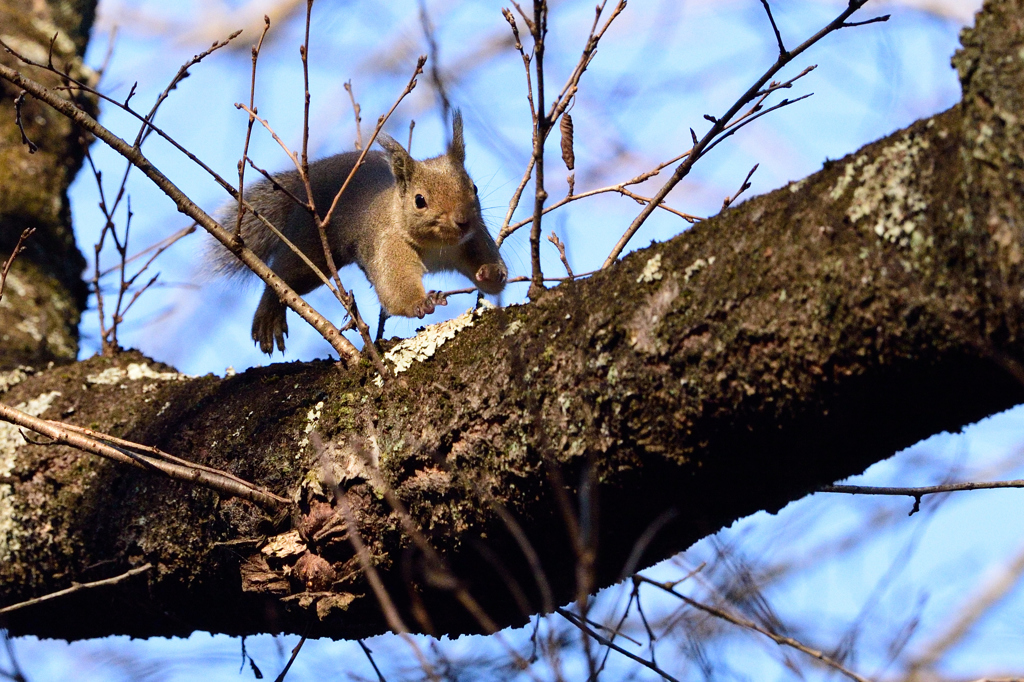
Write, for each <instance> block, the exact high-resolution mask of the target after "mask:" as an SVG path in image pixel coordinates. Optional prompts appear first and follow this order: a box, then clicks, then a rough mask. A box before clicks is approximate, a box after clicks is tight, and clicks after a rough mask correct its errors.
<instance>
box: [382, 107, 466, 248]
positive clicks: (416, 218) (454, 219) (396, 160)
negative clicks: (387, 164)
mask: <svg viewBox="0 0 1024 682" xmlns="http://www.w3.org/2000/svg"><path fill="white" fill-rule="evenodd" d="M377 141H378V142H379V143H380V146H381V147H383V148H384V149H385V150H386V151H387V153H388V156H389V157H390V160H391V172H392V173H393V174H394V176H395V186H396V188H397V190H398V199H399V201H400V202H401V204H402V216H403V219H404V221H405V226H404V227H405V228H406V231H407V233H408V234H409V236H410V237H412V239H413V241H414V242H415V243H416V245H418V246H421V247H439V246H453V245H455V244H458V243H460V242H462V241H464V240H466V239H468V238H469V237H471V236H472V235H473V234H474V233H475V232H476V231H477V230H482V229H486V228H485V227H484V223H483V218H482V217H481V216H480V200H479V199H478V198H477V193H476V185H474V184H473V181H472V180H471V179H470V177H469V174H468V173H466V169H465V166H464V164H465V161H466V143H465V140H464V139H463V136H462V114H461V113H460V112H459V111H458V110H456V111H455V115H454V117H453V120H452V141H451V144H449V145H448V151H447V152H446V153H444V154H441V155H440V156H435V157H433V158H431V159H424V160H423V161H417V160H415V159H413V158H412V157H411V156H410V155H409V152H407V151H406V150H405V148H404V147H403V146H402V145H400V144H399V143H398V142H396V141H395V140H394V138H392V137H391V136H390V135H387V134H385V133H380V134H378V136H377Z"/></svg>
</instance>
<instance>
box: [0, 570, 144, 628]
mask: <svg viewBox="0 0 1024 682" xmlns="http://www.w3.org/2000/svg"><path fill="white" fill-rule="evenodd" d="M152 568H153V564H148V563H147V564H143V565H142V566H139V567H137V568H133V569H131V570H129V571H125V572H124V573H122V574H121V575H117V576H114V577H113V578H104V579H103V580H95V581H93V582H89V583H72V584H71V587H68V588H66V589H63V590H58V591H56V592H51V593H50V594H46V595H43V596H42V597H36V598H34V599H27V600H25V601H23V602H18V603H17V604H11V605H10V606H5V607H3V608H2V609H0V616H5V615H7V614H8V613H13V612H15V611H20V610H21V609H24V608H28V607H30V606H35V605H36V604H42V603H43V602H48V601H52V600H54V599H60V598H61V597H66V596H68V595H69V594H74V593H75V592H81V591H82V590H91V589H93V588H95V587H104V586H106V585H116V584H118V583H120V582H123V581H125V580H127V579H128V578H131V577H133V576H137V575H140V574H142V573H146V572H147V571H149V570H151V569H152Z"/></svg>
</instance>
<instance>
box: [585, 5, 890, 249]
mask: <svg viewBox="0 0 1024 682" xmlns="http://www.w3.org/2000/svg"><path fill="white" fill-rule="evenodd" d="M867 1H868V0H849V4H848V6H847V7H846V9H844V10H843V11H842V12H841V13H840V14H839V16H837V17H836V18H835V19H833V20H832V21H831V22H829V23H828V24H827V25H826V26H825V27H824V28H822V29H821V30H819V31H818V32H817V33H815V34H814V35H813V36H811V37H810V38H808V39H807V40H805V41H804V42H803V43H801V44H800V45H799V46H798V47H796V48H795V49H793V50H789V51H786V52H784V53H781V54H779V56H778V58H777V59H776V61H775V63H774V64H772V65H771V66H770V67H769V68H768V70H767V71H765V72H764V74H762V76H761V77H760V78H758V80H757V81H756V82H755V83H754V84H753V85H752V86H750V88H748V89H747V91H746V92H745V93H743V94H742V95H741V96H740V97H739V98H738V99H737V100H736V101H735V102H734V103H733V104H732V106H730V107H729V109H728V111H726V112H725V114H724V115H722V116H721V117H720V118H715V117H708V120H710V121H711V122H712V126H711V129H710V130H708V132H707V133H705V135H704V137H703V138H701V139H700V140H698V141H696V142H695V144H694V147H693V150H692V152H691V154H690V155H689V156H687V157H686V160H685V161H683V163H681V164H680V165H679V166H678V167H677V168H676V170H675V171H674V172H673V173H672V176H671V177H670V178H669V179H668V181H666V182H665V184H664V185H662V187H661V189H659V190H658V192H657V193H656V194H655V195H654V197H652V200H651V203H649V204H648V205H647V206H645V207H644V209H643V210H642V211H641V212H640V214H639V215H638V216H637V217H636V218H635V219H634V220H633V222H632V223H630V225H629V227H628V228H627V229H626V231H625V233H623V235H622V237H621V238H620V239H619V241H618V242H617V243H616V245H615V248H613V249H612V252H611V253H610V254H608V258H606V259H605V262H604V265H603V266H602V267H603V268H607V267H609V266H611V264H612V263H614V262H615V261H616V260H617V259H618V257H619V255H620V254H621V253H622V250H623V249H624V248H625V246H626V244H627V243H628V242H629V240H630V239H632V237H633V235H635V234H636V232H637V230H639V229H640V226H641V225H643V224H644V222H646V220H647V218H649V217H650V215H651V214H652V213H653V212H654V209H655V207H656V206H657V205H658V204H660V203H661V202H662V201H664V199H665V197H667V196H668V193H669V192H671V191H672V190H673V189H674V188H675V186H676V185H678V184H679V182H680V181H681V180H682V179H683V178H685V177H686V176H687V175H688V174H689V172H690V169H691V168H693V165H694V163H696V162H697V161H698V160H699V159H700V158H702V157H703V156H704V155H705V154H706V153H707V152H708V151H710V150H711V149H712V148H713V147H714V146H715V144H716V143H717V142H716V141H720V139H724V137H726V136H727V135H724V134H723V133H725V131H726V130H727V127H728V125H729V124H730V123H731V122H733V118H734V117H735V116H736V115H737V114H738V113H739V112H740V110H741V109H742V108H743V107H745V106H746V105H747V104H748V103H750V102H752V101H754V100H755V99H757V98H758V97H759V96H760V93H761V88H763V87H764V86H765V85H766V84H767V83H768V82H769V81H770V80H771V79H772V78H773V77H774V76H775V74H777V73H778V72H779V71H780V70H781V69H782V68H783V67H785V66H786V65H787V64H789V63H790V62H791V61H793V60H794V59H795V58H796V57H798V56H799V55H801V54H803V53H804V52H805V51H806V50H807V49H809V48H810V47H812V46H813V45H814V44H815V43H817V42H818V41H820V40H821V39H822V38H824V37H825V36H827V35H829V34H830V33H832V32H834V31H838V30H840V29H842V28H846V27H847V26H850V25H851V24H847V23H846V20H847V19H848V18H850V16H851V15H853V14H854V13H855V12H856V11H857V10H859V9H860V8H861V7H863V6H864V5H865V4H866V3H867ZM883 20H884V18H882V17H879V18H878V19H877V21H883ZM794 101H796V100H794ZM791 103H792V102H788V101H787V102H786V104H791ZM758 106H759V105H758ZM756 108H757V107H755V109H756ZM753 111H754V110H751V112H748V113H753ZM754 118H756V116H751V118H750V119H749V120H753V119H754ZM694 137H696V135H694Z"/></svg>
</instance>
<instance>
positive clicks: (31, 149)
mask: <svg viewBox="0 0 1024 682" xmlns="http://www.w3.org/2000/svg"><path fill="white" fill-rule="evenodd" d="M24 104H25V91H24V90H22V91H21V92H20V93H18V96H17V97H15V98H14V124H15V125H16V126H18V131H19V132H20V133H21V143H22V144H24V145H27V146H28V153H29V154H35V153H36V152H37V151H39V147H38V146H37V145H36V143H35V142H33V141H32V140H30V139H28V133H26V132H25V125H24V123H23V122H22V120H21V107H22V106H24Z"/></svg>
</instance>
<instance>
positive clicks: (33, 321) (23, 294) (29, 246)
mask: <svg viewBox="0 0 1024 682" xmlns="http://www.w3.org/2000/svg"><path fill="white" fill-rule="evenodd" d="M95 4H96V3H95V2H88V1H84V0H83V1H82V2H63V1H62V2H58V1H57V0H54V1H52V2H30V1H29V0H0V39H2V40H3V41H4V42H5V43H7V44H8V45H9V46H10V47H11V48H13V49H15V50H17V51H18V52H20V53H21V54H24V55H26V56H28V57H30V58H32V59H33V60H35V61H38V62H42V63H46V61H47V59H48V58H50V57H52V59H53V62H54V64H55V65H57V66H58V67H60V68H68V69H70V71H71V73H72V74H73V75H74V76H75V77H77V78H80V79H83V80H85V81H87V82H88V81H90V80H92V79H94V78H95V75H94V74H93V73H92V72H91V71H89V70H88V69H87V68H85V67H83V66H82V63H81V56H82V54H83V53H84V52H85V45H86V42H87V41H88V35H89V29H90V27H91V26H92V21H93V15H94V13H95ZM55 35H56V38H55V39H54V36H55ZM51 39H53V43H52V47H51ZM0 63H3V64H5V65H7V66H12V67H13V66H17V65H18V64H19V62H18V61H17V60H16V59H15V58H14V56H12V55H11V54H9V53H7V52H6V51H4V50H0ZM34 75H36V76H38V77H39V78H41V79H43V82H45V83H46V84H47V85H48V86H51V87H52V86H57V85H60V81H59V79H58V78H56V77H54V76H52V75H49V74H43V73H38V74H34ZM19 94H20V92H19V91H18V90H17V89H15V88H14V87H13V86H11V85H10V84H9V83H7V82H6V81H3V82H0V261H2V260H5V259H6V258H7V257H8V255H9V254H10V252H11V250H12V249H13V248H14V245H15V244H16V243H17V241H18V237H19V236H20V235H21V233H22V230H24V229H25V228H28V227H34V228H36V232H35V233H34V234H33V235H32V237H31V238H30V239H29V240H28V242H27V243H26V250H25V252H24V253H23V254H22V255H21V256H19V258H18V259H17V260H16V261H15V264H14V266H13V268H12V269H11V272H10V274H9V275H8V279H7V294H6V295H5V296H4V298H3V300H0V368H13V367H17V366H18V365H31V366H36V367H39V366H42V365H45V364H46V363H47V362H49V361H55V362H71V361H73V360H74V359H75V357H76V356H77V354H78V319H79V315H80V313H81V311H82V310H83V309H84V308H85V301H86V296H87V288H86V285H85V283H84V282H83V281H82V269H83V268H84V267H85V260H84V258H83V257H82V255H81V253H80V252H79V250H78V247H77V246H76V245H75V238H74V233H73V231H72V229H71V208H70V205H69V204H68V197H67V189H68V186H69V185H70V184H71V181H72V180H74V178H75V175H76V174H77V172H78V169H79V168H80V167H81V165H82V159H83V154H84V152H85V148H86V145H87V144H88V143H89V140H88V139H86V138H85V137H83V135H82V133H81V132H80V131H79V130H78V129H77V128H76V127H74V126H72V125H71V123H70V122H69V121H68V120H67V119H66V118H64V117H63V116H61V115H60V114H58V113H57V112H55V111H53V110H52V109H51V108H50V107H48V106H46V105H44V104H42V103H40V102H37V101H35V100H33V99H32V98H31V97H28V98H25V100H24V103H23V105H22V106H21V122H22V127H21V128H19V126H18V125H17V122H16V115H15V100H16V98H17V97H18V95H19ZM75 98H76V100H77V101H78V102H79V105H80V106H83V107H85V108H86V109H87V110H91V111H95V108H96V102H95V100H94V99H93V98H91V97H86V96H76V97H75ZM23 132H24V134H25V135H26V136H27V138H28V139H29V140H30V141H31V142H32V144H34V145H36V147H38V149H37V150H36V151H35V152H34V153H33V152H31V151H30V150H29V146H28V145H27V144H25V143H24V142H23V140H22V133H23Z"/></svg>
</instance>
